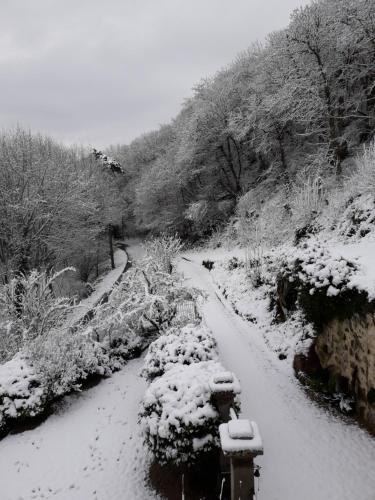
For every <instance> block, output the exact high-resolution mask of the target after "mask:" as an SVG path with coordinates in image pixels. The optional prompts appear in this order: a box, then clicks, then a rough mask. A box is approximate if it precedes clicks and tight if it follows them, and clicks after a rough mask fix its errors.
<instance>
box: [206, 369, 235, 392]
mask: <svg viewBox="0 0 375 500" xmlns="http://www.w3.org/2000/svg"><path fill="white" fill-rule="evenodd" d="M210 389H211V392H212V393H213V394H216V393H220V392H231V393H233V394H240V393H241V387H240V383H239V381H238V378H237V377H236V376H235V374H234V373H231V372H228V371H226V372H220V373H218V374H216V375H213V376H212V377H211V380H210Z"/></svg>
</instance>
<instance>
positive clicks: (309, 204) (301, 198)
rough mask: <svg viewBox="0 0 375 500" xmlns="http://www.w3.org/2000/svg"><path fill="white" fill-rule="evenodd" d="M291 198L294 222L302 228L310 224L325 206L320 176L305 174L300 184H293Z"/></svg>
mask: <svg viewBox="0 0 375 500" xmlns="http://www.w3.org/2000/svg"><path fill="white" fill-rule="evenodd" d="M289 196H290V199H291V203H290V206H291V211H292V215H293V218H294V220H295V221H296V223H297V224H298V225H299V226H300V227H301V226H305V225H307V224H310V223H311V222H312V220H313V219H314V218H315V217H316V215H317V214H318V213H319V212H320V211H321V210H322V208H323V206H324V205H325V189H324V182H323V179H322V177H321V176H320V175H319V174H315V175H308V174H307V172H303V173H302V175H300V180H299V182H298V181H297V182H296V183H294V184H292V185H291V187H290V192H289Z"/></svg>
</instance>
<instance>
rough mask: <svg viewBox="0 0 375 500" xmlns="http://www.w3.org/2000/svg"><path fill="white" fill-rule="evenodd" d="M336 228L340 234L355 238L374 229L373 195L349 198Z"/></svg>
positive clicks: (374, 198)
mask: <svg viewBox="0 0 375 500" xmlns="http://www.w3.org/2000/svg"><path fill="white" fill-rule="evenodd" d="M374 170H375V165H374ZM374 193H375V191H374ZM337 229H338V233H339V234H340V235H342V236H348V237H355V238H363V237H364V236H366V235H367V234H369V233H370V232H372V231H374V230H375V195H374V194H366V195H363V196H359V197H358V198H356V199H355V200H349V203H348V205H347V207H346V208H345V210H344V213H343V214H342V215H341V216H340V218H339V221H338V225H337Z"/></svg>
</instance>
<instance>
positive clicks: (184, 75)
mask: <svg viewBox="0 0 375 500" xmlns="http://www.w3.org/2000/svg"><path fill="white" fill-rule="evenodd" d="M306 3H308V1H307V0H101V1H100V0H0V127H2V128H6V127H9V126H15V125H16V124H17V123H19V124H20V125H22V126H24V127H29V128H31V130H32V131H40V132H43V133H47V134H49V135H52V136H53V137H55V138H56V139H58V140H61V141H63V142H66V143H76V144H79V143H82V144H84V145H92V146H96V147H99V148H102V147H105V146H106V145H108V144H113V143H127V142H130V141H131V140H132V139H134V138H135V137H137V136H138V135H140V134H141V133H143V132H147V131H149V130H152V129H154V128H156V127H158V125H159V124H160V123H166V122H168V121H169V120H170V119H171V118H173V117H174V116H175V115H176V114H177V113H178V111H179V109H180V106H181V104H182V102H183V100H184V98H186V97H188V96H189V95H190V94H191V88H192V86H193V85H194V84H195V83H197V82H198V81H199V80H200V79H201V78H203V77H206V76H209V75H212V74H214V73H215V72H216V71H217V70H219V69H220V68H221V67H223V66H224V65H226V64H227V63H229V62H230V61H231V60H233V59H234V57H235V56H236V54H237V53H239V52H240V51H242V50H244V49H246V48H247V47H248V46H249V45H251V43H252V42H255V41H256V40H263V39H264V37H265V36H266V35H267V33H269V32H271V31H273V30H276V29H280V28H283V27H285V26H286V25H287V23H288V19H289V15H290V13H291V11H292V10H293V9H294V8H296V7H298V6H300V5H301V4H306Z"/></svg>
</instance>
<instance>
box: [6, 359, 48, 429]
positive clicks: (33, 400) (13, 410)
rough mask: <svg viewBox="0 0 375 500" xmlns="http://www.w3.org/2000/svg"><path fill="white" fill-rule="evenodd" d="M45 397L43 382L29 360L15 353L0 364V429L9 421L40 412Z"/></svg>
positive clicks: (42, 409) (42, 408) (33, 415)
mask: <svg viewBox="0 0 375 500" xmlns="http://www.w3.org/2000/svg"><path fill="white" fill-rule="evenodd" d="M46 399H47V393H46V389H45V387H44V386H43V382H42V380H41V378H40V377H39V376H38V375H37V374H36V371H35V370H34V368H32V367H31V365H30V361H29V360H26V359H25V358H24V357H23V356H21V355H17V356H15V357H14V358H13V359H11V360H10V361H8V362H6V363H4V364H3V365H1V366H0V431H2V430H4V429H6V427H7V424H8V423H9V421H12V420H17V419H24V418H28V417H35V416H36V415H39V414H40V413H42V412H43V411H44V409H45V403H46Z"/></svg>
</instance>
